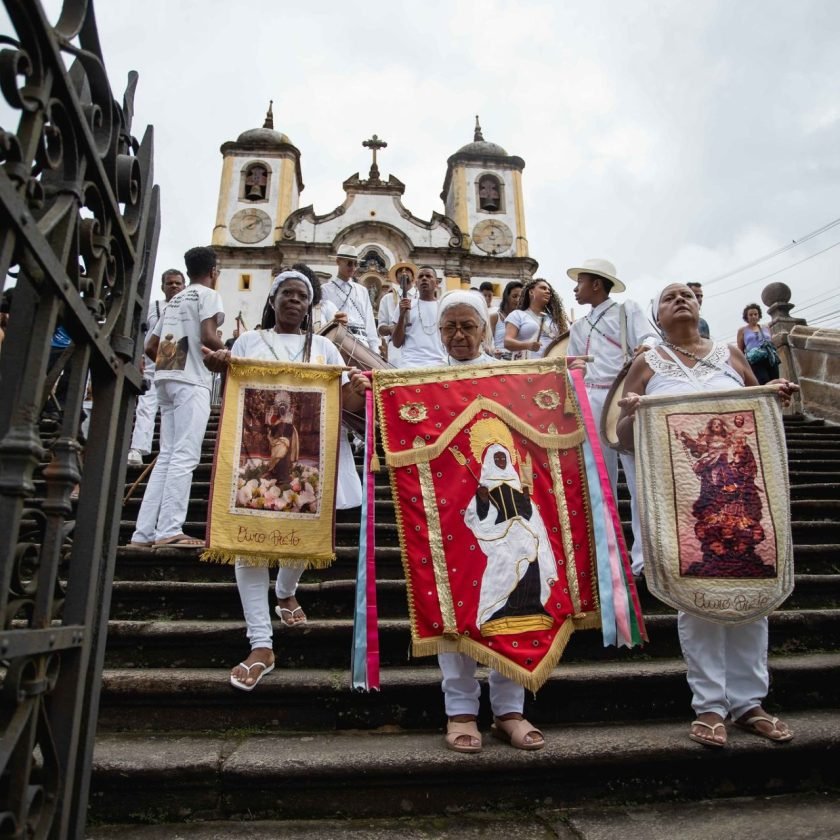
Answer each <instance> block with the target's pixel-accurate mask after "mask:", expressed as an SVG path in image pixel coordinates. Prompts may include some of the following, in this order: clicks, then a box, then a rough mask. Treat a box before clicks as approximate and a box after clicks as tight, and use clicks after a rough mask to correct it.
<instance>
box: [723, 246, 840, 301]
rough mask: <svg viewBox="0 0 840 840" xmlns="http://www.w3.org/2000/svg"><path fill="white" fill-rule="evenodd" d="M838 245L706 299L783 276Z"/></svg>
mask: <svg viewBox="0 0 840 840" xmlns="http://www.w3.org/2000/svg"><path fill="white" fill-rule="evenodd" d="M838 245H840V242H835V243H834V244H833V245H829V246H828V247H827V248H823V249H822V251H817V252H816V253H814V254H811V256H809V257H805V258H804V259H801V260H799V262H795V263H792V264H791V265H788V266H785V267H784V268H780V269H778V270H777V271H772V272H770V274H765V275H764V276H763V277H756V278H754V279H753V280H748V281H747V282H746V283H742V284H741V285H740V286H734V287H732V288H730V289H727V290H726V291H725V292H713V293H712V294H710V295H709V294H707V295H706V297H707V298H715V297H720V296H721V295H728V294H730V293H731V292H737V291H740V290H741V289H746V288H747V286H752V285H753V284H754V283H760V282H761V281H762V280H769V279H770V278H771V277H775V276H776V275H777V274H783V273H784V272H785V271H790V270H791V269H792V268H796V266H798V265H802V263H804V262H808V260H812V259H814V257H818V256H819V255H820V254H824V253H825V252H826V251H830V250H831V249H832V248H836V247H837V246H838ZM733 273H734V272H733ZM727 276H728V275H727ZM721 279H723V278H721Z"/></svg>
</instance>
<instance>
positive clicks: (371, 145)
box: [362, 134, 388, 181]
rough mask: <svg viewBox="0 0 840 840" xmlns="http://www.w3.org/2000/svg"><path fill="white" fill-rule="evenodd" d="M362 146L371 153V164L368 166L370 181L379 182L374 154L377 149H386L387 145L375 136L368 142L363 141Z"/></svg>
mask: <svg viewBox="0 0 840 840" xmlns="http://www.w3.org/2000/svg"><path fill="white" fill-rule="evenodd" d="M362 145H363V146H364V147H365V148H366V149H370V150H371V152H373V162H372V163H371V165H370V175H369V177H370V180H371V181H378V180H379V167H378V166H377V165H376V153H377V151H379V149H384V148H386V147H387V145H388V144H387V143H386V142H385V141H384V140H380V139H379V137H377V136H376V135H375V134H374V135H373V137H371V138H370V140H363V141H362Z"/></svg>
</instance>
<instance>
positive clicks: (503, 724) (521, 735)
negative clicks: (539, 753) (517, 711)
mask: <svg viewBox="0 0 840 840" xmlns="http://www.w3.org/2000/svg"><path fill="white" fill-rule="evenodd" d="M490 732H492V733H493V736H494V737H495V738H498V739H499V740H500V741H505V742H506V743H508V744H510V745H511V746H512V747H515V748H516V749H518V750H541V749H542V748H543V747H544V746H545V738H544V737H543V734H542V732H540V730H539V729H537V727H536V726H534V724H532V723H529V722H528V721H527V720H525V718H522V720H515V719H512V720H499V718H496V719H495V722H494V724H493V725H492V726H491V727H490ZM532 733H536V734H537V735H539V736H540V737H541V738H542V740H541V741H533V742H531V743H528V741H526V740H525V736H526V735H532ZM532 737H533V735H532Z"/></svg>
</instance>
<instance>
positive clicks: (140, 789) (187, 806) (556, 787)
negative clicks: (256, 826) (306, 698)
mask: <svg viewBox="0 0 840 840" xmlns="http://www.w3.org/2000/svg"><path fill="white" fill-rule="evenodd" d="M786 720H787V722H788V723H789V724H790V726H791V728H792V729H794V730H795V732H796V738H795V739H794V740H793V741H791V742H789V743H787V744H783V745H779V744H771V743H768V742H767V741H765V740H763V739H759V738H756V737H755V736H752V735H749V734H748V733H745V732H741V731H740V730H736V729H733V730H732V731H731V732H730V737H729V745H728V747H727V749H726V750H725V752H724V751H712V750H703V749H701V748H699V747H698V745H697V744H694V743H692V742H691V741H689V739H688V738H687V732H688V726H687V722H686V721H679V722H672V721H665V722H642V723H627V722H622V723H604V724H596V725H573V726H550V727H546V728H545V730H544V732H545V735H546V747H545V749H544V750H542V751H541V752H540V753H539V754H537V755H536V756H534V755H530V754H528V753H525V752H522V751H518V750H512V749H510V747H508V746H506V745H504V744H502V743H499V742H497V741H495V740H494V739H492V738H490V737H489V736H485V748H484V751H483V752H482V753H480V754H479V755H474V756H469V757H468V756H464V755H459V754H457V753H453V752H450V751H448V750H445V749H443V742H442V738H441V736H440V735H439V734H431V733H420V734H418V733H405V734H404V733H398V732H391V731H377V732H370V733H366V734H359V733H344V732H328V733H319V734H316V735H300V734H295V735H288V736H281V735H278V734H275V733H272V734H270V735H261V734H248V733H245V732H242V731H241V730H235V731H230V732H228V733H227V734H207V735H178V734H175V733H171V734H162V735H154V736H150V735H149V734H148V733H145V732H143V733H139V734H134V735H132V734H131V733H112V734H107V733H106V734H102V735H100V736H99V737H98V739H97V743H96V749H95V753H94V762H93V777H92V792H91V798H90V806H89V808H90V813H91V817H92V818H93V819H94V820H97V821H102V820H119V821H121V822H125V821H126V820H134V821H142V822H162V821H165V820H178V821H183V820H185V819H189V818H193V819H223V818H242V817H246V818H248V819H269V818H271V819H278V818H281V819H284V820H289V819H297V818H300V819H312V818H313V817H317V818H320V819H324V818H330V817H342V818H361V817H382V816H394V815H397V814H403V815H405V814H445V813H447V812H451V811H452V810H453V809H456V810H483V809H488V810H492V811H497V812H498V811H500V810H504V809H509V808H519V809H529V810H531V809H535V808H539V807H546V806H549V807H550V806H552V805H554V804H560V803H562V804H563V805H571V804H578V803H583V802H586V803H590V804H598V805H606V804H610V803H616V802H622V803H626V802H628V801H636V802H640V801H641V802H651V801H663V800H668V801H671V800H674V799H675V798H691V799H697V798H703V797H709V796H731V795H733V793H737V794H738V795H741V796H747V795H752V794H766V793H771V792H772V793H774V794H779V793H785V792H795V791H801V790H815V789H817V790H818V789H830V788H833V787H836V786H837V784H838V783H840V765H838V763H837V762H836V761H835V760H834V756H835V755H836V754H837V750H838V749H839V748H840V716H838V715H837V714H836V712H835V711H834V710H833V709H829V710H809V711H803V712H793V713H791V714H789V715H786ZM281 836H282V835H281ZM611 836H612V835H611ZM614 836H619V835H614ZM625 836H626V835H625ZM709 836H710V837H711V836H713V835H709Z"/></svg>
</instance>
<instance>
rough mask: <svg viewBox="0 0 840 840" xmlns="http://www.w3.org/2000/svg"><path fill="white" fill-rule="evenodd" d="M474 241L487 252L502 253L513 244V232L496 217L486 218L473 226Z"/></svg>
mask: <svg viewBox="0 0 840 840" xmlns="http://www.w3.org/2000/svg"><path fill="white" fill-rule="evenodd" d="M472 238H473V242H475V244H476V245H477V246H478V247H479V248H481V250H482V251H484V252H485V253H486V254H501V253H502V252H503V251H507V250H508V248H510V246H511V245H512V244H513V232H512V231H511V229H510V228H509V227H508V226H507V225H506V224H505V223H504V222H499V221H497V220H496V219H485V220H484V221H483V222H479V223H478V224H477V225H476V226H475V227H474V228H473V234H472Z"/></svg>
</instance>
